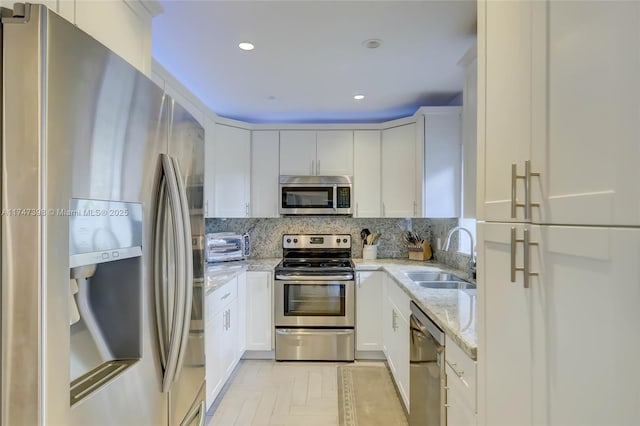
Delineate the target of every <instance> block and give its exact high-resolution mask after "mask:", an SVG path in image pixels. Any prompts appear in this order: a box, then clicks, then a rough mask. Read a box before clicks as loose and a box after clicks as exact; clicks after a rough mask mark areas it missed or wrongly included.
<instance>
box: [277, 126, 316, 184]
mask: <svg viewBox="0 0 640 426" xmlns="http://www.w3.org/2000/svg"><path fill="white" fill-rule="evenodd" d="M315 170H316V132H315V130H281V131H280V174H281V175H293V176H296V175H301V176H313V175H315Z"/></svg>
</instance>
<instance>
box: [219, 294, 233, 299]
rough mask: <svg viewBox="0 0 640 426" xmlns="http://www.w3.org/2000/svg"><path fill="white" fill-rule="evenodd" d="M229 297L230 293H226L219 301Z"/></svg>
mask: <svg viewBox="0 0 640 426" xmlns="http://www.w3.org/2000/svg"><path fill="white" fill-rule="evenodd" d="M229 296H231V293H227V294H225V295H224V296H222V297H221V298H220V300H224V299H226V298H227V297H229Z"/></svg>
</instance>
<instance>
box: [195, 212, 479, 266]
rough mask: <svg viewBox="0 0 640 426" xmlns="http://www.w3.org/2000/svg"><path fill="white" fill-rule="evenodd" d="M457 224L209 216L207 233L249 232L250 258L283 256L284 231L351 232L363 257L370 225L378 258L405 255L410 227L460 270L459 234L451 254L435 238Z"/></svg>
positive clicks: (463, 259)
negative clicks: (363, 233)
mask: <svg viewBox="0 0 640 426" xmlns="http://www.w3.org/2000/svg"><path fill="white" fill-rule="evenodd" d="M457 224H458V219H456V218H453V219H388V218H384V219H362V218H351V217H338V216H331V217H318V216H295V217H282V218H250V219H245V218H242V219H206V232H207V233H210V232H237V233H245V232H248V233H249V235H251V257H253V258H260V257H281V256H282V235H283V234H296V233H297V234H311V233H316V234H332V233H336V234H351V238H352V241H353V248H352V256H353V257H354V258H361V257H362V240H361V239H360V230H361V229H363V228H368V229H369V230H370V231H371V232H379V233H380V234H381V236H380V241H379V242H378V257H379V258H406V257H408V252H407V249H406V247H405V246H404V244H403V241H402V234H403V232H404V231H406V230H408V229H413V230H414V231H415V232H417V233H418V234H420V235H421V236H423V237H424V238H425V239H426V240H427V241H429V243H430V244H431V247H432V248H433V251H434V256H435V258H436V260H437V261H439V262H441V263H444V264H446V265H448V266H451V267H455V268H457V269H464V267H465V266H464V265H465V264H466V261H467V259H468V256H465V255H462V254H459V253H457V252H456V248H457V235H456V236H455V237H454V240H453V241H452V245H451V249H450V251H449V252H448V253H445V252H443V251H441V250H436V241H437V239H438V238H440V239H441V241H442V243H443V244H444V239H445V238H446V236H447V232H448V231H449V229H451V228H452V227H454V226H456V225H457Z"/></svg>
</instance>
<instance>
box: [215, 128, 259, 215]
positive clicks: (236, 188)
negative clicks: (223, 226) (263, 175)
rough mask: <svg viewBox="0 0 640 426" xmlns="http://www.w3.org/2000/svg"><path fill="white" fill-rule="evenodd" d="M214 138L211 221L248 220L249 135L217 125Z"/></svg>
mask: <svg viewBox="0 0 640 426" xmlns="http://www.w3.org/2000/svg"><path fill="white" fill-rule="evenodd" d="M213 137H214V146H215V148H214V157H215V158H214V165H213V174H214V181H215V194H214V197H215V203H214V215H213V217H225V218H226V217H249V208H250V205H249V200H250V192H249V185H250V177H251V170H250V165H251V132H250V131H249V130H246V129H241V128H238V127H233V126H229V125H226V124H220V123H216V124H215V128H214V136H213ZM209 166H210V165H209ZM205 167H206V166H205Z"/></svg>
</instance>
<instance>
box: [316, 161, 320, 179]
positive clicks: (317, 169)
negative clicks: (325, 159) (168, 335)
mask: <svg viewBox="0 0 640 426" xmlns="http://www.w3.org/2000/svg"><path fill="white" fill-rule="evenodd" d="M316 174H317V175H318V176H320V160H318V166H317V167H316Z"/></svg>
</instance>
